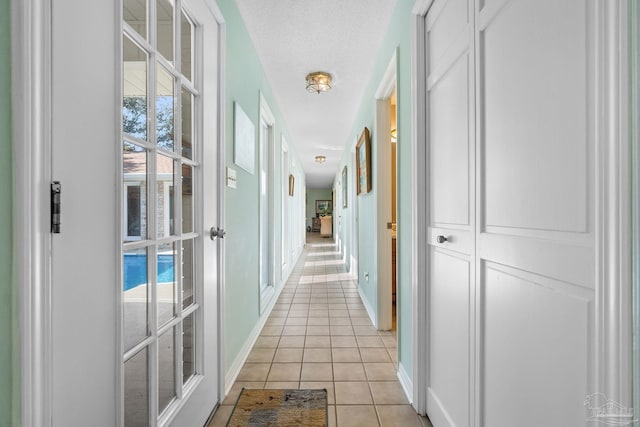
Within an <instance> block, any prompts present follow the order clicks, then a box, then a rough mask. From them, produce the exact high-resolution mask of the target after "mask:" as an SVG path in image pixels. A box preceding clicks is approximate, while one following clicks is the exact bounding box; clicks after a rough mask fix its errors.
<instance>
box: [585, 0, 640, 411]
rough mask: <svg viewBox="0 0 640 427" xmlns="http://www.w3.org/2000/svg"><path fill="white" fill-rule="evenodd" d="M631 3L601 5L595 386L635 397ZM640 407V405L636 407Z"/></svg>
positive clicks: (622, 397) (626, 400)
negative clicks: (632, 275)
mask: <svg viewBox="0 0 640 427" xmlns="http://www.w3.org/2000/svg"><path fill="white" fill-rule="evenodd" d="M627 12H628V11H627V4H626V3H625V2H605V3H602V4H598V11H597V15H596V16H597V20H598V22H597V30H598V31H597V33H598V34H597V39H596V44H597V52H598V53H597V58H596V63H597V64H598V69H597V74H596V76H597V95H596V96H597V99H598V101H599V102H598V104H597V109H598V117H599V119H598V132H599V133H598V136H597V141H598V142H599V143H598V144H597V146H596V159H595V160H596V195H595V197H596V201H595V203H596V225H595V227H596V229H595V232H596V246H595V249H596V257H595V259H596V304H595V306H596V313H595V314H596V325H595V333H596V340H597V341H596V355H595V357H596V369H597V371H598V372H597V375H596V378H595V380H596V381H595V382H596V383H595V390H594V391H593V392H601V393H605V394H606V395H607V396H609V397H610V398H612V399H615V400H617V401H618V402H620V403H622V404H623V405H625V406H628V405H629V404H630V403H631V399H632V396H631V388H632V387H631V372H632V371H631V365H632V363H631V352H632V345H631V344H632V343H631V295H630V291H631V277H630V272H631V259H630V253H631V238H630V235H631V230H630V225H631V218H630V208H631V205H630V188H629V185H630V179H629V178H630V173H631V172H630V170H629V160H628V159H629V156H630V153H629V144H628V137H629V133H628V131H629V123H628V118H627V117H628V116H627V114H628V100H629V92H628V89H629V88H628V58H627V25H628V23H627V15H628V14H627ZM611 396H615V397H611ZM636 409H637V408H636Z"/></svg>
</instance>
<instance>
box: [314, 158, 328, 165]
mask: <svg viewBox="0 0 640 427" xmlns="http://www.w3.org/2000/svg"><path fill="white" fill-rule="evenodd" d="M326 161H327V158H326V157H325V156H316V163H320V164H322V163H324V162H326Z"/></svg>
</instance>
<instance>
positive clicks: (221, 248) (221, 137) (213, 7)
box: [174, 1, 227, 402]
mask: <svg viewBox="0 0 640 427" xmlns="http://www.w3.org/2000/svg"><path fill="white" fill-rule="evenodd" d="M206 4H207V6H208V7H209V10H210V11H211V13H212V15H213V17H214V18H215V20H216V22H217V23H218V46H217V48H218V82H217V87H218V105H217V112H218V117H217V120H218V127H217V129H218V135H217V136H218V138H217V139H218V140H217V144H218V224H219V225H218V227H220V228H221V229H223V230H224V228H225V215H224V209H225V206H224V200H225V197H224V194H225V190H226V179H225V173H226V162H227V160H226V139H225V138H226V132H225V128H226V121H225V118H226V113H225V108H226V105H227V98H226V96H227V93H226V92H227V90H226V87H227V86H226V81H227V73H226V69H227V23H226V21H225V19H224V16H223V15H222V11H221V10H220V8H219V7H218V4H217V3H216V2H215V1H206ZM174 191H175V189H174ZM225 249H226V245H225V239H218V301H217V303H218V307H217V308H218V331H217V333H218V355H217V357H218V398H219V400H220V402H222V400H223V399H224V396H225V381H224V373H225V360H224V354H225V351H224V349H225V341H224V328H225V323H224V317H225V288H226V281H225V277H226V276H225V268H224V263H225Z"/></svg>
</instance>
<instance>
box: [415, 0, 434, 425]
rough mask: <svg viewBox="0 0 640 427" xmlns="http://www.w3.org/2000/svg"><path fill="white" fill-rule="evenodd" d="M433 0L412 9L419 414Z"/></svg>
mask: <svg viewBox="0 0 640 427" xmlns="http://www.w3.org/2000/svg"><path fill="white" fill-rule="evenodd" d="M432 3H433V0H416V2H415V5H414V7H413V10H412V19H413V22H412V33H413V34H412V42H413V55H412V56H411V58H412V59H411V61H412V63H411V70H412V73H411V93H412V94H413V95H414V96H413V98H412V108H411V110H412V113H413V117H412V120H411V188H412V194H411V226H412V230H413V234H412V236H411V257H412V259H411V266H412V267H411V296H412V316H411V325H412V335H413V347H412V364H413V407H414V408H415V410H416V411H417V412H418V413H419V414H422V415H424V414H426V411H427V380H428V366H429V352H428V347H427V345H428V341H429V336H428V331H429V323H428V322H429V317H428V315H427V310H426V307H427V302H428V289H427V285H426V283H427V277H428V265H427V264H428V257H427V253H428V252H427V246H428V245H427V215H428V211H429V210H428V194H427V189H428V188H429V187H428V185H427V179H428V176H427V173H426V170H427V164H428V157H427V156H428V152H427V147H426V145H425V144H421V143H420V142H421V141H425V140H426V135H427V129H426V127H427V123H426V120H425V118H426V113H427V87H426V60H427V58H426V52H425V47H426V46H425V21H424V19H425V17H426V15H427V12H428V11H429V8H430V7H431V4H432Z"/></svg>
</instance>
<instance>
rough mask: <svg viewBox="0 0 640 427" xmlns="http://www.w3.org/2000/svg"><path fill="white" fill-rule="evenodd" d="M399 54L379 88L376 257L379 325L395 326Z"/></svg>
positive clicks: (384, 326) (388, 68)
mask: <svg viewBox="0 0 640 427" xmlns="http://www.w3.org/2000/svg"><path fill="white" fill-rule="evenodd" d="M396 75H397V72H396V55H395V54H394V56H393V58H392V60H391V62H390V63H389V66H388V67H387V71H386V73H385V75H384V77H383V79H382V82H381V83H380V86H379V87H378V91H377V92H376V128H375V131H376V132H375V135H374V137H375V141H376V149H377V153H378V155H377V161H376V163H377V167H378V177H377V181H376V184H377V188H378V201H377V204H378V209H377V215H378V219H377V250H378V255H377V261H378V285H377V286H378V303H377V316H376V317H377V325H376V326H377V328H378V330H382V331H389V330H394V331H395V326H396V320H395V319H396V317H397V313H396V305H395V296H396V295H395V293H396V285H397V280H396V279H397V269H396V268H395V266H396V262H397V259H396V250H395V249H396V241H397V223H396V196H397V191H396V182H397V179H396V173H397V168H396V145H397V140H398V130H397V117H396V105H397V96H396V87H397V85H396Z"/></svg>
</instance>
